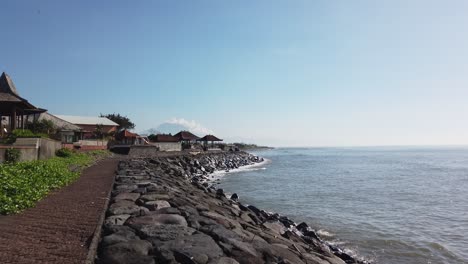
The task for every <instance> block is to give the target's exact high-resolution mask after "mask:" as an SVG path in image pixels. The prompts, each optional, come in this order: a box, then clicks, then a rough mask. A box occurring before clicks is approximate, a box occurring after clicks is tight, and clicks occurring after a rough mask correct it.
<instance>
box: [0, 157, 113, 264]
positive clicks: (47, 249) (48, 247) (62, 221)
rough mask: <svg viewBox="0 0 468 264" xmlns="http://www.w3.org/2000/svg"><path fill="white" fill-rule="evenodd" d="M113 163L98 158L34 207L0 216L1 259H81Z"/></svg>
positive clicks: (13, 261) (78, 261) (27, 260)
mask: <svg viewBox="0 0 468 264" xmlns="http://www.w3.org/2000/svg"><path fill="white" fill-rule="evenodd" d="M117 163H118V161H117V160H116V159H106V160H103V161H100V162H99V163H98V164H96V165H94V166H92V167H89V168H87V169H85V170H84V171H83V173H82V175H81V177H80V178H79V179H78V180H77V181H76V182H74V183H72V184H71V185H69V186H67V187H64V188H62V189H60V190H57V191H55V192H53V193H51V194H49V196H47V197H46V198H44V199H43V200H41V201H40V202H39V203H38V204H37V206H36V207H34V208H30V209H27V210H25V211H24V212H22V213H20V214H17V215H11V216H0V263H2V264H6V263H50V264H53V263H57V264H58V263H60V264H63V263H67V264H68V263H84V261H85V259H86V256H87V252H88V246H89V244H90V243H91V239H92V236H93V233H94V230H95V228H96V226H97V223H98V221H99V217H100V215H101V213H102V211H103V210H104V205H105V201H106V198H107V195H108V193H109V191H110V189H111V184H112V181H113V178H114V172H115V169H116V168H117Z"/></svg>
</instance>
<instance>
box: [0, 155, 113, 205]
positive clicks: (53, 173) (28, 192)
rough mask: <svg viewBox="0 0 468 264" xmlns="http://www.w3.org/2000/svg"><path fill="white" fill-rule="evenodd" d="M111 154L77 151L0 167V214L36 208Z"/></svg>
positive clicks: (0, 165)
mask: <svg viewBox="0 0 468 264" xmlns="http://www.w3.org/2000/svg"><path fill="white" fill-rule="evenodd" d="M108 153H109V152H107V151H90V152H86V153H75V152H73V153H72V154H71V155H70V156H68V157H54V158H50V159H48V160H39V161H28V162H19V163H15V164H8V163H7V164H0V214H12V213H17V212H20V211H21V210H24V209H26V208H29V207H33V206H34V205H35V204H36V202H37V201H39V200H41V199H42V198H44V197H45V196H46V195H47V194H48V193H49V192H50V191H51V190H54V189H57V188H60V187H63V186H65V185H68V184H70V183H71V182H73V181H75V180H76V179H77V178H78V177H79V176H80V174H81V171H82V170H83V169H84V168H85V167H87V166H89V165H91V164H92V163H93V162H94V161H95V160H96V159H98V158H101V157H104V156H107V155H108Z"/></svg>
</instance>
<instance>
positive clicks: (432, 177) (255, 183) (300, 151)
mask: <svg viewBox="0 0 468 264" xmlns="http://www.w3.org/2000/svg"><path fill="white" fill-rule="evenodd" d="M253 154H256V155H259V156H262V157H264V158H266V159H268V162H266V163H263V164H262V165H261V166H257V167H250V168H248V169H245V170H239V171H236V172H233V173H226V174H224V175H223V176H222V177H221V178H220V181H219V186H218V188H223V189H224V190H225V191H227V192H230V193H233V192H235V193H237V194H238V195H239V196H240V201H241V202H243V203H246V204H252V205H255V206H257V207H259V208H262V209H265V210H267V211H272V212H278V213H280V214H282V215H287V216H289V217H290V218H292V219H293V220H295V221H296V222H298V223H299V222H302V221H305V222H306V223H308V224H309V225H310V226H312V227H313V228H314V229H316V230H318V232H319V234H320V235H321V236H322V238H324V239H325V240H327V241H329V242H330V243H332V244H336V245H339V246H340V247H342V248H344V249H345V250H346V251H347V252H348V253H350V254H352V255H355V256H359V257H361V258H364V259H367V260H372V261H374V262H375V263H385V264H386V263H392V264H393V263H426V264H427V263H431V264H436V263H457V264H458V263H468V147H464V148H462V147H446V148H440V147H437V148H436V147H362V148H278V149H273V150H265V151H256V152H253Z"/></svg>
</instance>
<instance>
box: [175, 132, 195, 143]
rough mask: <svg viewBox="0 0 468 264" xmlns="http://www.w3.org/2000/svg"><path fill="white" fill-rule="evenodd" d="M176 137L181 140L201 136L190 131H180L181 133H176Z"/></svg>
mask: <svg viewBox="0 0 468 264" xmlns="http://www.w3.org/2000/svg"><path fill="white" fill-rule="evenodd" d="M174 137H176V138H178V139H179V140H180V141H183V140H197V139H199V137H197V136H195V135H194V134H192V133H190V132H188V131H180V132H179V133H177V134H175V135H174Z"/></svg>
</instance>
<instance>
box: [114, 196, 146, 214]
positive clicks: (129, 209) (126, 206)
mask: <svg viewBox="0 0 468 264" xmlns="http://www.w3.org/2000/svg"><path fill="white" fill-rule="evenodd" d="M107 212H108V213H109V215H124V214H130V215H131V214H138V213H139V212H140V207H139V206H138V205H136V204H135V203H134V202H132V201H127V200H121V201H118V202H116V203H113V204H111V206H109V209H108V210H107Z"/></svg>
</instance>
